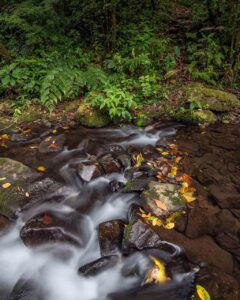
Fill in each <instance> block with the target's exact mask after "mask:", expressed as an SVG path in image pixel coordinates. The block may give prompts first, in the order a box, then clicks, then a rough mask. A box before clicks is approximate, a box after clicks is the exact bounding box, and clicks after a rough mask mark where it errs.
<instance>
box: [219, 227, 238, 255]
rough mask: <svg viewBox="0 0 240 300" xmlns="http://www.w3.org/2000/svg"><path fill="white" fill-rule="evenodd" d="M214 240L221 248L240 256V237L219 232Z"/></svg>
mask: <svg viewBox="0 0 240 300" xmlns="http://www.w3.org/2000/svg"><path fill="white" fill-rule="evenodd" d="M216 240H217V242H218V244H219V245H220V246H221V247H222V248H223V249H225V250H227V251H228V252H231V253H232V254H233V255H235V256H238V257H239V258H240V238H239V237H238V236H237V235H234V234H231V233H226V232H221V233H219V234H218V235H217V237H216Z"/></svg>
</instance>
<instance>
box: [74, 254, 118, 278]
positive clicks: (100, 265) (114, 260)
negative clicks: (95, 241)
mask: <svg viewBox="0 0 240 300" xmlns="http://www.w3.org/2000/svg"><path fill="white" fill-rule="evenodd" d="M119 261H120V257H119V256H117V255H111V256H105V257H101V258H99V259H97V260H96V261H94V262H91V263H89V264H87V265H85V266H83V267H80V268H79V269H78V273H80V274H82V275H83V276H95V275H97V274H99V273H101V272H103V271H105V270H107V269H109V268H112V267H114V266H115V265H117V264H118V262H119Z"/></svg>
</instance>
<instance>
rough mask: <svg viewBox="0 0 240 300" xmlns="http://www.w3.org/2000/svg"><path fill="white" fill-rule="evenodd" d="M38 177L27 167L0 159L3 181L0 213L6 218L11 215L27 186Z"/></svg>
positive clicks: (0, 195) (7, 159) (0, 176)
mask: <svg viewBox="0 0 240 300" xmlns="http://www.w3.org/2000/svg"><path fill="white" fill-rule="evenodd" d="M38 177H39V174H38V173H37V172H35V171H34V170H32V169H31V168H29V167H28V166H26V165H24V164H22V163H20V162H18V161H15V160H12V159H9V158H0V178H2V179H3V180H2V181H1V186H0V212H1V213H2V214H4V215H6V216H8V217H9V216H11V215H13V214H14V212H15V211H16V210H17V208H18V207H19V206H20V203H21V201H22V200H23V199H24V194H25V191H27V189H28V187H29V184H30V183H31V182H32V181H33V180H34V179H36V178H38ZM4 187H5V188H4ZM6 187H7V188H6Z"/></svg>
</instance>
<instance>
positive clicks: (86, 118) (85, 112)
mask: <svg viewBox="0 0 240 300" xmlns="http://www.w3.org/2000/svg"><path fill="white" fill-rule="evenodd" d="M75 119H76V121H77V122H79V123H80V124H81V125H83V126H87V127H92V128H95V127H96V128H98V127H103V126H106V125H108V124H109V123H110V118H109V116H108V115H107V114H105V113H104V112H102V111H101V110H99V109H98V108H96V107H92V106H91V105H89V104H86V103H81V104H80V105H79V107H78V110H77V112H76V116H75Z"/></svg>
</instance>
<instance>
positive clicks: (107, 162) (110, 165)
mask: <svg viewBox="0 0 240 300" xmlns="http://www.w3.org/2000/svg"><path fill="white" fill-rule="evenodd" d="M99 164H100V165H101V167H102V168H103V170H104V172H105V173H106V174H109V173H118V172H120V169H121V166H120V164H119V163H118V161H116V160H115V159H114V158H113V156H112V155H111V154H106V155H104V156H102V157H101V158H100V159H99Z"/></svg>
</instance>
